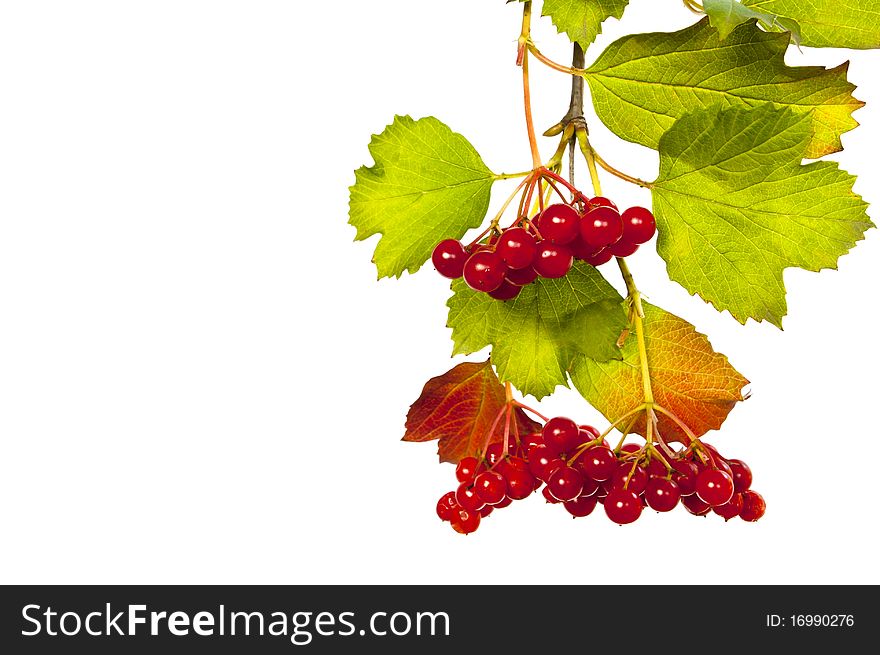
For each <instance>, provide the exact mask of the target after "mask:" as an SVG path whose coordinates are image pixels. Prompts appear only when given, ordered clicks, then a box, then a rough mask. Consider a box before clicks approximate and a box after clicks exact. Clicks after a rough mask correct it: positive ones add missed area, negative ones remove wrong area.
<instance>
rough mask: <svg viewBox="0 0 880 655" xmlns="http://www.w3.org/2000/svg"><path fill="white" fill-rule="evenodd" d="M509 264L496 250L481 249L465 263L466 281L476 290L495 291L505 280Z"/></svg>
mask: <svg viewBox="0 0 880 655" xmlns="http://www.w3.org/2000/svg"><path fill="white" fill-rule="evenodd" d="M505 273H507V266H506V265H505V263H504V262H503V261H501V258H500V257H499V256H498V255H497V254H495V253H494V252H490V251H488V250H481V251H479V252H475V253H474V254H473V255H471V256H470V257H468V260H467V261H466V262H465V263H464V271H463V275H464V281H465V282H466V283H467V285H468V286H469V287H470V288H471V289H474V290H475V291H485V292H486V293H489V292H490V291H495V289H497V288H498V287H500V286H501V283H502V282H504V274H505Z"/></svg>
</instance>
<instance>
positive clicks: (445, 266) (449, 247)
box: [431, 239, 468, 280]
mask: <svg viewBox="0 0 880 655" xmlns="http://www.w3.org/2000/svg"><path fill="white" fill-rule="evenodd" d="M467 258H468V254H467V252H466V251H465V249H464V246H463V245H461V242H460V241H456V240H455V239H446V240H444V241H441V242H440V243H438V244H437V245H436V246H435V247H434V252H433V254H432V255H431V262H432V263H433V264H434V268H436V269H437V272H438V273H440V275H442V276H443V277H448V278H449V279H451V280H454V279H456V278H459V277H461V276H462V272H463V271H464V263H465V261H466V260H467Z"/></svg>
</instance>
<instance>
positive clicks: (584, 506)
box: [562, 496, 598, 518]
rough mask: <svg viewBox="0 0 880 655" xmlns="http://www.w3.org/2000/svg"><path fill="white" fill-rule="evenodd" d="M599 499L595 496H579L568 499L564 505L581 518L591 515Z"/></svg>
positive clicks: (570, 512)
mask: <svg viewBox="0 0 880 655" xmlns="http://www.w3.org/2000/svg"><path fill="white" fill-rule="evenodd" d="M597 502H598V501H597V500H596V499H595V498H588V497H587V496H579V497H578V498H575V499H574V500H567V501H565V502H564V503H563V504H562V505H563V507H565V509H566V511H567V512H568V513H569V514H571V515H572V516H573V517H575V518H581V517H584V516H589V515H590V514H591V513H592V512H593V510H594V509H596V503H597Z"/></svg>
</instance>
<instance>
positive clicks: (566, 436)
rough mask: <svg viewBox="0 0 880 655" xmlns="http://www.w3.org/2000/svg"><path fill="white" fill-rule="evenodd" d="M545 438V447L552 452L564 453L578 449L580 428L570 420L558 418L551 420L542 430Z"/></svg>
mask: <svg viewBox="0 0 880 655" xmlns="http://www.w3.org/2000/svg"><path fill="white" fill-rule="evenodd" d="M541 435H542V436H543V437H544V445H545V446H547V448H548V449H550V451H551V452H556V453H564V452H568V451H569V450H571V449H572V448H577V447H578V446H579V445H580V443H581V440H580V428H579V427H578V424H577V423H575V422H574V421H572V420H571V419H570V418H565V417H563V416H557V417H555V418H551V419H550V420H549V421H547V423H546V424H545V425H544V429H543V430H541Z"/></svg>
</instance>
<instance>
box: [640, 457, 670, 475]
mask: <svg viewBox="0 0 880 655" xmlns="http://www.w3.org/2000/svg"><path fill="white" fill-rule="evenodd" d="M645 470H646V471H647V472H648V477H649V478H665V477H666V474H667V471H666V466H664V464H663V462H661V461H660V459H658V458H657V457H652V458H651V461H650V462H648V465H647V466H646V467H645Z"/></svg>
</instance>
